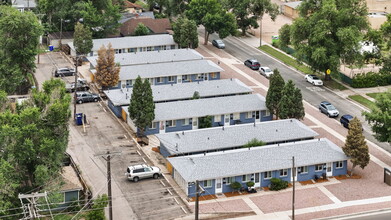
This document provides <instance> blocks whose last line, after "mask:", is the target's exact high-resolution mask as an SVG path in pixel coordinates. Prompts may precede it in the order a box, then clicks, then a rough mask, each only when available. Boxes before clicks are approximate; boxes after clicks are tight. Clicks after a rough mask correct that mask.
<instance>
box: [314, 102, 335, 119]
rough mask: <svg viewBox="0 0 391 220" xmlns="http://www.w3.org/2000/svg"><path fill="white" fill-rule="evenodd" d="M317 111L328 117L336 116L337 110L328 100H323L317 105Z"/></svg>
mask: <svg viewBox="0 0 391 220" xmlns="http://www.w3.org/2000/svg"><path fill="white" fill-rule="evenodd" d="M319 111H320V112H322V113H323V114H326V115H327V116H328V117H330V118H331V117H338V115H339V111H338V110H337V109H336V108H335V107H334V105H332V104H331V103H330V102H326V101H323V102H321V103H320V105H319Z"/></svg>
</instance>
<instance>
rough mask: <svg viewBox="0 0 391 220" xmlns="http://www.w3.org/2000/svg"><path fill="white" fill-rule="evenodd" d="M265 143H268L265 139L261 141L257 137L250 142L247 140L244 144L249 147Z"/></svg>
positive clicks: (244, 146)
mask: <svg viewBox="0 0 391 220" xmlns="http://www.w3.org/2000/svg"><path fill="white" fill-rule="evenodd" d="M263 145H266V143H265V142H263V141H260V140H258V139H256V138H253V139H251V140H250V141H249V142H247V144H245V145H243V148H247V147H259V146H263Z"/></svg>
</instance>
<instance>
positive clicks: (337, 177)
mask: <svg viewBox="0 0 391 220" xmlns="http://www.w3.org/2000/svg"><path fill="white" fill-rule="evenodd" d="M335 179H337V180H346V179H361V176H360V175H356V174H353V176H349V175H339V176H336V177H335Z"/></svg>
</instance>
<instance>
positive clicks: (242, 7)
mask: <svg viewBox="0 0 391 220" xmlns="http://www.w3.org/2000/svg"><path fill="white" fill-rule="evenodd" d="M253 2H254V1H253V0H242V1H236V0H225V1H223V5H224V7H225V8H226V9H227V10H230V11H231V12H232V13H233V14H234V15H235V19H236V23H237V25H238V28H239V29H240V30H241V31H242V35H245V34H246V30H247V29H249V28H258V27H259V25H258V21H257V20H258V16H257V15H255V14H253V13H252V11H251V9H252V6H253V4H252V3H253Z"/></svg>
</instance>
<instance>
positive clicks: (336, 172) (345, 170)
mask: <svg viewBox="0 0 391 220" xmlns="http://www.w3.org/2000/svg"><path fill="white" fill-rule="evenodd" d="M336 164H337V163H336V162H334V163H333V176H339V175H345V174H347V173H348V161H347V160H345V161H344V162H343V167H342V168H338V169H337V168H336Z"/></svg>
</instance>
